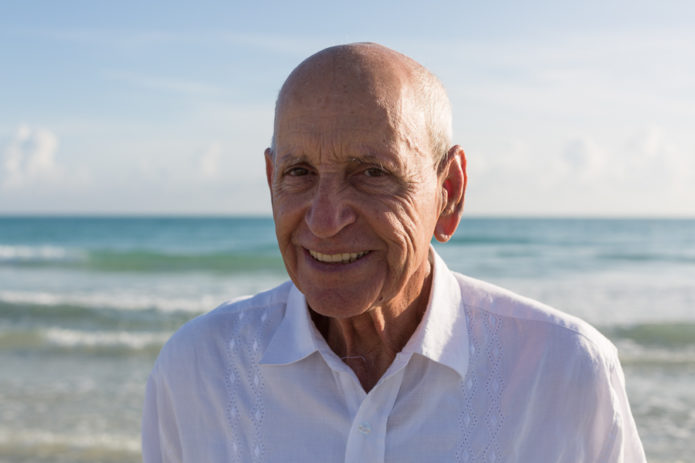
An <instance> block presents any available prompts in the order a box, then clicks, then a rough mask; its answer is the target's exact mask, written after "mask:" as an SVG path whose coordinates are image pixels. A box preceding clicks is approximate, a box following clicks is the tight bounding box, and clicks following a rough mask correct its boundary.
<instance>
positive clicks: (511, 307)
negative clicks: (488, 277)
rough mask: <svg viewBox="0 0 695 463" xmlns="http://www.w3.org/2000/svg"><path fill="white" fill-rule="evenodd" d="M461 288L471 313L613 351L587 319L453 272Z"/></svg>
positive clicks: (471, 314)
mask: <svg viewBox="0 0 695 463" xmlns="http://www.w3.org/2000/svg"><path fill="white" fill-rule="evenodd" d="M452 273H453V275H454V278H455V279H456V281H457V282H458V285H459V288H460V289H461V297H462V301H463V306H464V308H465V309H466V310H468V311H469V316H471V317H474V318H475V317H478V318H480V317H487V319H488V320H493V319H495V320H498V321H499V322H501V323H503V324H506V326H507V327H509V328H511V329H514V330H516V331H518V332H528V333H529V334H530V333H543V334H545V335H547V336H552V337H553V338H554V339H564V340H566V341H568V342H572V343H577V342H579V343H580V344H582V345H584V348H587V347H588V348H589V349H591V350H595V351H600V352H603V353H610V354H614V353H615V347H614V346H613V344H612V343H611V342H610V341H609V340H608V339H607V338H606V337H605V336H603V335H602V334H601V333H600V332H599V331H598V330H597V329H596V328H594V327H593V326H591V325H590V324H589V323H587V322H586V321H584V320H582V319H580V318H578V317H576V316H573V315H570V314H568V313H565V312H562V311H560V310H558V309H556V308H554V307H551V306H549V305H546V304H544V303H542V302H539V301H536V300H534V299H531V298H529V297H525V296H522V295H519V294H517V293H515V292H513V291H510V290H507V289H504V288H501V287H499V286H496V285H494V284H492V283H488V282H485V281H481V280H477V279H475V278H471V277H468V276H466V275H462V274H459V273H455V272H452Z"/></svg>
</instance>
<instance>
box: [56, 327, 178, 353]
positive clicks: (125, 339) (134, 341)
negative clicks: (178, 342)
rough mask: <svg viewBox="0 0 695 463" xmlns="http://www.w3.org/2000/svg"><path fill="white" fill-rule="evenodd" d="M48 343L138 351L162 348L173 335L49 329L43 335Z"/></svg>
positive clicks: (63, 345) (62, 345)
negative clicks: (150, 347) (148, 348)
mask: <svg viewBox="0 0 695 463" xmlns="http://www.w3.org/2000/svg"><path fill="white" fill-rule="evenodd" d="M43 336H44V338H45V339H46V341H48V342H50V343H51V344H55V345H58V346H61V347H126V348H128V349H133V350H138V349H143V348H145V347H149V346H161V345H163V344H164V343H165V342H166V340H167V339H168V338H169V336H171V333H151V332H129V331H115V332H114V331H77V330H69V329H64V328H49V329H47V330H46V331H44V333H43Z"/></svg>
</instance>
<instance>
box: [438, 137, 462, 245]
mask: <svg viewBox="0 0 695 463" xmlns="http://www.w3.org/2000/svg"><path fill="white" fill-rule="evenodd" d="M446 163H447V164H446V166H445V168H444V170H443V172H442V175H443V178H442V179H441V185H442V198H443V202H444V204H443V208H442V212H441V214H440V215H439V218H438V219H437V223H436V225H435V229H434V237H435V238H436V239H437V241H440V242H446V241H449V239H450V238H451V237H452V236H453V234H454V232H455V231H456V228H457V227H458V224H459V221H460V220H461V215H462V214H463V201H464V198H465V193H466V184H467V183H468V176H467V174H466V156H465V153H464V152H463V149H462V148H461V147H460V146H459V145H456V146H453V147H452V148H451V149H450V150H449V153H448V155H447V161H446Z"/></svg>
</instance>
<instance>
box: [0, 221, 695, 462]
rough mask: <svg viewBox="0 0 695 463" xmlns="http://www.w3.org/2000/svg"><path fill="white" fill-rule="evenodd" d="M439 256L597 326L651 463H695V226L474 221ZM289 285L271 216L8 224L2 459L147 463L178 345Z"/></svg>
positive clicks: (0, 277) (3, 228) (1, 328)
mask: <svg viewBox="0 0 695 463" xmlns="http://www.w3.org/2000/svg"><path fill="white" fill-rule="evenodd" d="M435 247H436V249H437V250H438V252H439V253H440V254H441V255H442V256H443V258H444V260H445V261H446V262H447V263H448V265H449V266H450V268H452V269H453V270H456V271H459V272H462V273H465V274H467V275H470V276H473V277H476V278H481V279H484V280H488V281H491V282H493V283H496V284H498V285H501V286H504V287H506V288H509V289H511V290H514V291H516V292H518V293H521V294H523V295H526V296H530V297H532V298H535V299H538V300H541V301H543V302H546V303H548V304H550V305H553V306H555V307H557V308H559V309H561V310H563V311H565V312H568V313H571V314H574V315H577V316H579V317H581V318H584V319H585V320H587V321H589V322H590V323H592V324H593V325H594V326H596V327H597V328H598V329H599V330H600V331H602V332H603V333H604V334H605V335H606V336H608V337H609V338H610V339H611V340H612V341H613V342H614V343H615V344H616V345H617V346H618V348H619V350H620V357H621V361H622V364H623V367H624V370H625V376H626V381H627V389H628V394H629V397H630V402H631V404H632V410H633V414H634V416H635V420H636V422H637V425H638V428H639V431H640V435H641V437H642V440H643V442H644V445H645V449H646V452H647V457H648V459H649V461H650V462H652V463H659V462H661V463H665V462H668V463H676V462H689V461H693V459H695V310H694V309H695V220H685V219H684V220H678V219H653V220H638V219H620V220H619V219H536V218H523V219H522V218H468V217H465V216H464V219H463V221H462V223H461V225H460V227H459V230H458V231H457V233H456V235H455V236H454V237H453V239H452V240H451V241H450V242H449V243H447V244H443V245H441V244H436V243H435ZM285 279H287V275H286V273H285V269H284V266H283V264H282V259H281V258H280V254H279V252H278V250H277V247H276V243H275V233H274V228H273V223H272V220H271V219H268V218H156V217H150V218H145V217H139V218H119V217H98V218H96V217H91V218H90V217H79V218H71V217H4V218H0V461H3V462H12V463H18V462H32V463H35V462H46V463H48V462H51V463H60V462H136V461H140V450H139V447H140V444H139V430H140V414H141V407H142V400H143V394H144V387H145V383H146V380H147V375H148V374H149V371H150V369H151V368H152V365H153V362H154V360H155V358H156V356H157V353H158V351H159V349H160V348H161V346H162V344H163V343H164V342H165V341H166V339H167V338H168V337H169V336H170V335H171V334H172V333H173V332H174V330H176V329H177V327H179V326H180V325H182V324H183V323H185V322H186V321H187V320H189V319H190V318H192V317H194V316H196V315H198V314H200V313H203V312H206V311H208V310H211V309H213V308H214V307H216V306H217V305H218V304H219V303H221V302H223V301H225V300H227V299H230V298H233V297H236V296H240V295H244V294H251V293H255V292H258V291H260V290H263V289H266V288H269V287H272V286H274V285H276V284H278V283H280V282H281V281H284V280H285Z"/></svg>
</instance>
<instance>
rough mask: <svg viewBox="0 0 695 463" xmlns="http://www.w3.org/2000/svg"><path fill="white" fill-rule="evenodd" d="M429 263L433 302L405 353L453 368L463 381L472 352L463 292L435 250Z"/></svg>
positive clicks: (430, 301) (432, 250)
mask: <svg viewBox="0 0 695 463" xmlns="http://www.w3.org/2000/svg"><path fill="white" fill-rule="evenodd" d="M430 259H431V261H433V266H432V267H433V275H432V288H431V290H430V300H429V302H428V303H427V310H426V311H425V315H424V316H423V317H422V321H420V324H419V325H418V327H417V328H416V330H415V332H414V333H413V335H412V336H411V337H410V340H409V341H408V343H407V344H406V345H405V347H404V348H403V353H405V354H419V355H422V356H423V357H426V358H428V359H430V360H432V361H434V362H437V363H440V364H442V365H445V366H447V367H449V368H451V369H452V370H454V371H456V372H457V373H458V374H459V376H460V377H461V379H463V378H464V377H465V376H466V372H467V371H468V357H469V351H468V326H467V323H466V316H465V313H464V311H463V303H462V298H461V288H460V286H459V284H458V281H456V278H455V277H454V275H453V274H452V273H451V271H450V270H449V268H448V267H447V266H446V264H445V263H444V261H443V260H442V258H441V257H439V254H437V252H436V251H435V250H434V248H432V247H430Z"/></svg>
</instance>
